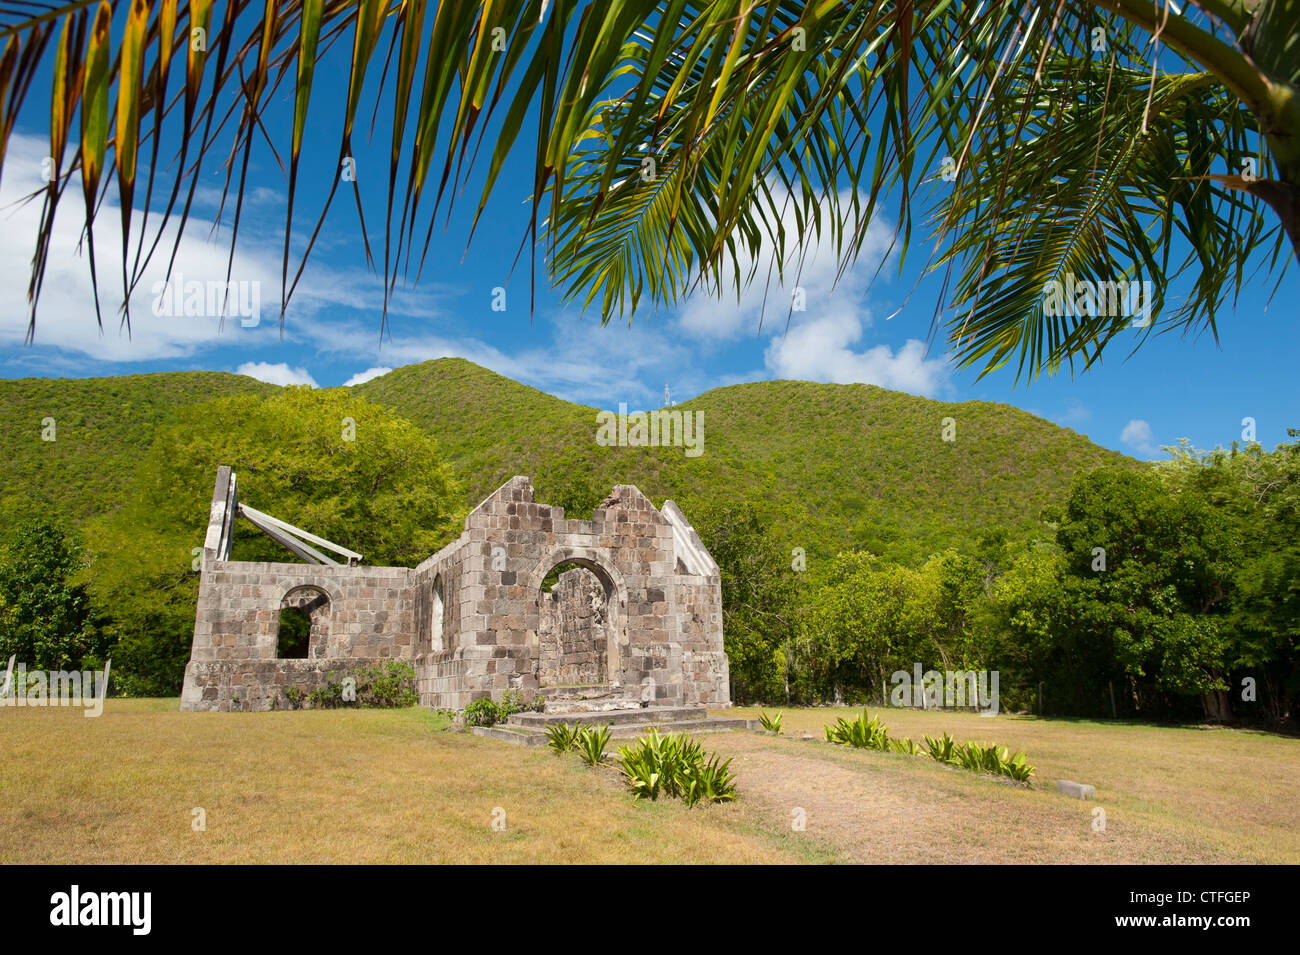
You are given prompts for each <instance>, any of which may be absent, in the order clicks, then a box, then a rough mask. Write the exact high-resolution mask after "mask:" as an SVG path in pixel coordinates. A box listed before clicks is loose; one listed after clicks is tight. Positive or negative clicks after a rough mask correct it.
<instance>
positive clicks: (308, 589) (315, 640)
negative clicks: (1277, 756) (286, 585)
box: [277, 585, 330, 660]
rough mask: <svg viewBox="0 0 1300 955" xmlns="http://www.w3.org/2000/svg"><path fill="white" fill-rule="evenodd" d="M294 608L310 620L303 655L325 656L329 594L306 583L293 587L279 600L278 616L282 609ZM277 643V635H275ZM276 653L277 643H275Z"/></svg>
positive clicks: (313, 658) (309, 657)
mask: <svg viewBox="0 0 1300 955" xmlns="http://www.w3.org/2000/svg"><path fill="white" fill-rule="evenodd" d="M286 610H294V611H297V612H300V613H302V614H305V615H306V616H307V617H308V618H309V619H310V620H311V629H310V632H309V635H308V641H307V648H306V652H305V653H304V654H303V657H304V658H306V659H312V660H317V659H321V658H322V657H324V656H326V654H327V652H328V649H329V634H330V596H329V594H327V593H326V592H325V591H324V590H322V589H321V588H319V587H315V586H311V585H307V586H302V587H295V588H293V589H292V590H290V591H289V592H288V593H286V594H285V595H284V598H283V599H282V600H281V601H280V616H281V617H283V616H284V611H286ZM277 644H278V636H277ZM277 655H278V645H277Z"/></svg>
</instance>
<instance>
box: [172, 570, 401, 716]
mask: <svg viewBox="0 0 1300 955" xmlns="http://www.w3.org/2000/svg"><path fill="white" fill-rule="evenodd" d="M410 580H411V571H410V570H408V569H407V568H405V567H330V566H318V565H315V564H273V563H253V562H246V561H230V560H217V559H216V558H212V559H208V558H207V557H205V558H204V563H203V570H202V574H201V576H200V578H199V599H198V607H197V610H196V614H195V621H194V643H193V647H192V649H191V651H190V662H189V664H188V665H187V666H186V668H185V684H184V689H183V690H182V693H181V707H182V709H187V710H226V709H231V708H234V709H246V708H248V707H249V701H250V700H260V701H262V702H263V703H264V704H266V705H263V706H253V707H252V708H254V709H258V708H263V709H265V708H268V707H269V704H270V703H271V702H272V698H273V697H275V696H276V695H277V694H282V692H283V690H284V689H285V688H287V687H289V686H298V687H301V688H303V689H305V690H308V691H310V690H311V689H315V687H317V686H319V685H321V684H322V683H323V682H324V680H325V677H324V675H323V674H325V673H327V672H334V671H340V672H341V671H344V670H349V669H356V668H357V667H358V666H360V665H363V664H364V663H366V662H371V661H377V660H386V659H405V660H413V657H414V647H413V645H412V636H411V634H412V632H413V630H414V627H413V613H412V611H413V604H414V600H413V595H412V591H411V583H410ZM304 588H311V589H312V590H316V591H319V592H321V593H323V594H325V596H326V597H327V598H328V601H329V604H328V607H327V608H321V609H320V610H318V611H317V614H321V615H322V616H323V617H324V620H323V621H322V624H323V626H322V627H321V628H319V630H318V627H317V625H316V621H315V619H313V626H312V642H311V645H310V646H309V648H308V652H307V659H306V660H279V659H277V658H276V637H277V634H278V632H279V623H280V609H281V607H284V606H297V605H300V604H301V603H303V602H304V600H307V601H308V602H310V600H311V599H313V598H314V596H315V595H314V594H310V595H309V593H308V592H307V591H305V590H304ZM313 617H315V614H313ZM235 698H238V700H239V703H238V704H237V705H236V706H234V707H232V706H231V703H232V701H233V700H234V699H235Z"/></svg>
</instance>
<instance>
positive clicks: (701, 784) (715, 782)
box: [682, 753, 736, 806]
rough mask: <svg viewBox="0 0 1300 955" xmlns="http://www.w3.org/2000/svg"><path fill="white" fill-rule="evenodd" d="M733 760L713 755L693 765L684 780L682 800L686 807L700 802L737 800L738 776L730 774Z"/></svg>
mask: <svg viewBox="0 0 1300 955" xmlns="http://www.w3.org/2000/svg"><path fill="white" fill-rule="evenodd" d="M730 768H731V759H729V758H728V759H723V758H722V757H721V756H719V755H718V754H717V753H711V754H710V755H709V757H708V758H707V759H701V760H699V761H698V762H695V763H693V764H691V766H690V767H689V769H688V770H687V771H686V773H685V776H684V779H683V783H684V785H683V790H682V799H683V800H684V801H685V803H686V805H688V806H694V805H695V804H696V803H699V802H706V803H707V802H730V801H732V800H733V799H735V798H736V776H735V774H734V773H732V772H729V770H730Z"/></svg>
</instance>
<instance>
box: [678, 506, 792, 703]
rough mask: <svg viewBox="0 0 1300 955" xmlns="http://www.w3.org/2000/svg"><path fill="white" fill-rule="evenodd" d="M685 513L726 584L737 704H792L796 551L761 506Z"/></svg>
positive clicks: (727, 636) (726, 635)
mask: <svg viewBox="0 0 1300 955" xmlns="http://www.w3.org/2000/svg"><path fill="white" fill-rule="evenodd" d="M687 512H688V513H689V514H690V515H691V519H692V522H693V524H694V526H695V529H696V531H697V532H698V533H699V535H700V539H701V540H702V541H703V542H704V546H705V547H707V548H708V550H709V553H710V554H712V555H713V559H714V560H715V561H716V562H717V564H718V568H719V573H720V576H721V579H722V638H723V641H724V642H725V644H726V651H727V660H728V664H729V667H730V671H731V680H732V696H733V698H734V699H735V700H736V701H737V702H754V701H775V700H786V699H789V697H790V688H789V683H788V678H789V669H788V664H789V655H790V652H791V649H792V645H793V641H794V639H795V636H796V634H797V629H798V617H799V614H798V607H799V581H798V574H797V572H796V571H795V570H794V569H793V567H792V561H791V558H790V548H789V547H787V546H786V545H785V543H784V542H783V541H781V540H780V538H779V537H778V536H777V535H776V533H775V532H774V531H773V529H772V528H773V523H774V521H773V519H772V515H771V514H770V513H769V512H768V511H767V509H765V508H764V507H763V506H762V505H760V504H758V503H757V502H754V501H748V500H741V501H727V502H725V503H723V504H720V505H716V504H715V505H710V504H707V503H702V502H693V503H691V504H690V506H689V507H688V508H687Z"/></svg>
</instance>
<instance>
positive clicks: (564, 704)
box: [181, 467, 731, 715]
mask: <svg viewBox="0 0 1300 955" xmlns="http://www.w3.org/2000/svg"><path fill="white" fill-rule="evenodd" d="M237 488H238V482H237V478H236V475H235V474H234V472H232V471H231V469H230V468H228V467H222V468H220V469H218V472H217V482H216V489H215V492H214V494H213V497H212V508H211V513H210V515H209V521H208V529H207V536H206V538H205V540H204V546H203V559H202V569H201V574H200V580H199V597H198V607H197V613H196V618H195V625H194V644H193V649H192V651H191V654H190V662H189V664H188V665H187V666H186V668H185V683H184V689H183V691H182V695H181V709H183V710H231V709H254V710H261V709H270V708H271V707H272V706H273V705H275V704H276V702H277V701H278V700H280V699H281V698H283V697H284V694H285V691H286V690H288V689H290V688H295V687H296V688H298V689H299V690H301V691H303V692H304V693H310V692H311V691H312V690H313V689H316V688H318V687H321V686H324V685H325V684H326V683H327V682H328V681H329V680H330V679H331V678H333V679H335V680H338V679H342V678H343V677H344V676H347V675H349V674H352V673H355V672H356V670H357V669H359V668H361V667H364V666H366V665H369V664H375V663H380V662H383V661H387V660H401V661H405V662H408V663H409V664H410V665H411V666H412V667H413V668H414V669H415V673H416V683H417V687H418V690H419V699H420V704H421V705H423V706H428V707H441V708H447V709H461V708H463V707H464V706H466V705H467V704H468V703H470V702H471V701H473V700H475V699H480V698H484V697H491V698H493V699H496V700H500V699H501V698H502V696H503V694H505V693H506V692H507V691H514V692H515V693H517V694H519V696H520V697H522V698H523V699H524V700H525V701H533V702H538V703H539V706H540V707H541V708H544V709H545V710H546V711H548V712H568V711H574V710H588V711H599V712H606V713H609V714H616V711H618V710H633V709H639V708H642V707H646V706H654V707H662V708H670V707H671V708H678V709H681V708H703V707H725V706H729V705H730V702H731V700H730V692H729V687H728V675H727V657H726V654H725V653H724V652H723V646H722V592H721V581H720V577H719V572H718V565H717V564H716V563H715V562H714V560H713V558H712V557H711V556H710V555H709V553H708V551H707V550H706V549H705V548H704V545H703V543H702V542H701V541H700V538H699V535H698V534H697V533H696V531H695V529H694V528H693V527H692V526H691V524H690V522H689V521H688V520H687V519H686V517H685V515H683V514H682V512H681V510H680V509H679V508H678V507H677V505H676V504H674V503H673V502H672V501H665V502H664V505H663V507H662V508H656V507H655V506H654V505H653V504H651V503H650V501H649V500H648V499H647V498H646V497H645V495H643V494H642V493H641V492H640V491H639V490H637V488H635V487H633V486H632V485H628V484H620V485H616V486H615V487H614V490H613V492H612V493H611V494H610V496H609V497H608V498H607V499H606V500H605V501H604V502H603V503H602V504H601V505H600V506H599V507H597V508H596V509H595V511H594V512H593V514H592V516H591V519H589V520H583V519H580V518H570V517H567V516H566V515H565V513H564V509H563V508H559V507H550V506H547V505H545V504H539V503H537V502H536V501H535V500H534V499H533V487H532V483H531V481H530V480H529V479H528V478H527V477H515V478H512V479H511V480H509V481H507V482H506V483H505V484H504V485H502V486H501V487H500V488H498V489H497V490H496V491H495V492H494V493H492V494H491V495H489V496H488V497H487V499H486V500H484V501H483V502H482V503H481V504H479V505H478V507H476V508H474V510H473V511H471V512H470V514H469V516H468V517H467V518H466V519H465V528H464V531H463V532H462V533H461V535H460V537H459V538H457V539H456V540H455V541H453V542H452V543H450V544H448V545H447V546H446V547H444V548H443V549H442V550H440V551H438V553H436V554H434V555H433V556H432V557H430V558H428V559H427V560H425V561H424V562H423V563H422V564H420V565H419V566H418V567H414V568H410V567H371V566H367V565H365V564H363V563H362V560H363V557H362V555H361V554H358V553H356V552H354V551H350V550H348V549H347V548H345V547H340V546H339V545H337V544H333V543H331V542H330V541H327V540H325V539H323V538H320V537H316V536H315V535H312V534H310V533H308V532H306V531H303V530H301V529H300V528H297V527H294V526H293V525H291V524H288V523H286V522H284V521H281V520H279V519H277V518H274V517H271V516H270V515H268V514H265V513H263V512H261V511H258V510H257V509H255V508H253V507H250V506H248V505H247V504H243V503H241V502H240V501H239V499H238V490H237ZM238 517H242V518H244V519H246V520H248V521H250V522H251V523H252V524H253V525H254V526H256V527H258V528H259V529H261V530H262V531H263V532H264V533H266V534H267V535H268V536H270V537H271V538H272V539H274V540H276V541H277V542H279V543H280V544H282V545H283V546H284V547H285V548H286V549H287V550H289V551H290V552H291V553H293V554H294V555H296V556H297V557H299V558H300V559H301V560H303V561H304V563H260V562H248V561H239V560H233V559H232V557H231V541H232V537H233V533H232V526H233V523H234V521H235V520H236V518H238ZM327 552H328V553H327ZM286 633H289V634H290V638H286ZM539 696H540V697H541V698H542V699H541V701H537V700H536V698H537V697H539ZM663 712H667V710H666V709H665V710H664V711H663ZM629 715H630V714H629Z"/></svg>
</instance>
